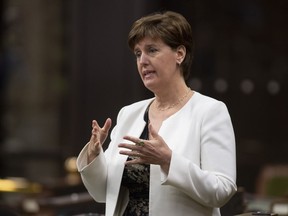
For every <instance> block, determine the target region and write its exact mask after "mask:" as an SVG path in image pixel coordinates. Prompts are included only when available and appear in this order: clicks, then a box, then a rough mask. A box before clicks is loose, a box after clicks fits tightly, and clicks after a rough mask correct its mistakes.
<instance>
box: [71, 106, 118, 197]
mask: <svg viewBox="0 0 288 216" xmlns="http://www.w3.org/2000/svg"><path fill="white" fill-rule="evenodd" d="M123 110H124V108H122V109H121V110H120V112H119V113H118V116H117V122H118V121H119V119H120V118H121V114H122V113H123ZM116 131H117V125H116V126H115V127H114V128H113V130H112V132H111V134H110V139H111V142H112V140H113V139H114V134H115V133H116ZM111 142H110V144H111ZM110 144H109V146H108V148H107V149H106V150H105V152H104V151H103V149H101V152H100V153H99V155H98V156H97V157H96V158H95V159H94V160H93V161H92V162H91V163H89V164H87V151H88V143H87V144H86V145H85V146H84V148H83V149H82V150H81V152H80V153H79V155H78V157H77V162H76V165H77V169H78V172H79V173H80V175H81V179H82V182H83V184H84V185H85V187H86V189H87V190H88V192H89V194H90V195H91V196H92V197H93V199H94V200H95V201H97V202H106V192H107V177H108V163H109V158H110V157H111V148H112V147H111V146H110Z"/></svg>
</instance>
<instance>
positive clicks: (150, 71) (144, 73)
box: [142, 70, 155, 78]
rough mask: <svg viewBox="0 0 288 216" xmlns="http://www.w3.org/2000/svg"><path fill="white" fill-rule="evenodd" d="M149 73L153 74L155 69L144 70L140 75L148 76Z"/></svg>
mask: <svg viewBox="0 0 288 216" xmlns="http://www.w3.org/2000/svg"><path fill="white" fill-rule="evenodd" d="M151 74H155V71H153V70H145V71H143V72H142V76H143V77H144V78H147V77H150V75H151Z"/></svg>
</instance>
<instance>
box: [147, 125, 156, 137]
mask: <svg viewBox="0 0 288 216" xmlns="http://www.w3.org/2000/svg"><path fill="white" fill-rule="evenodd" d="M148 128H149V132H150V135H151V138H152V139H156V138H157V137H158V133H157V131H156V130H155V129H154V128H153V126H152V124H151V123H150V124H149V125H148Z"/></svg>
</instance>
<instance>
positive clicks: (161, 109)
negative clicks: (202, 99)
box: [156, 88, 191, 111]
mask: <svg viewBox="0 0 288 216" xmlns="http://www.w3.org/2000/svg"><path fill="white" fill-rule="evenodd" d="M190 92H191V89H190V88H188V89H187V91H186V93H185V95H183V96H182V97H181V98H179V99H178V101H177V102H176V103H173V104H172V105H170V106H168V107H165V108H160V107H158V106H156V108H157V109H158V110H160V111H165V110H168V109H171V108H173V107H175V106H177V105H179V104H180V103H181V102H182V101H183V100H184V99H185V98H186V97H187V96H188V95H189V93H190Z"/></svg>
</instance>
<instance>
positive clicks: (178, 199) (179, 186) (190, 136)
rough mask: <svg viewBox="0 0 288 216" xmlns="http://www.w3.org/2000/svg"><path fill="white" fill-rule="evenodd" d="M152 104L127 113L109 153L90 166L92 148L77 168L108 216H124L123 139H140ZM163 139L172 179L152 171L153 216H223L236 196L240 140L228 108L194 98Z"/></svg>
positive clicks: (157, 168) (125, 109)
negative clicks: (168, 150) (224, 208)
mask: <svg viewBox="0 0 288 216" xmlns="http://www.w3.org/2000/svg"><path fill="white" fill-rule="evenodd" d="M152 100H153V98H152V99H148V100H144V101H140V102H137V103H134V104H132V105H129V106H126V107H123V108H122V109H121V111H120V112H119V114H118V117H117V124H116V126H115V127H114V128H113V130H112V132H111V142H110V144H109V146H108V148H107V150H106V151H105V153H104V152H103V151H102V152H101V153H100V154H99V156H98V157H96V158H95V159H94V161H92V162H91V163H90V164H88V165H87V157H86V154H87V145H86V146H85V147H84V148H83V149H82V151H81V152H80V154H79V156H78V159H77V167H78V170H79V172H80V174H81V177H82V180H83V183H84V185H85V186H86V188H87V190H88V192H89V193H90V195H91V196H92V197H93V198H94V199H95V201H97V202H105V203H106V209H105V212H106V215H107V216H121V215H122V214H123V212H124V210H125V208H126V205H127V203H128V199H129V198H128V191H127V190H124V189H123V188H121V187H120V186H121V179H122V173H123V169H124V163H125V161H126V159H127V156H124V155H120V154H119V147H118V144H119V143H121V142H123V141H124V140H123V136H124V135H131V136H135V137H139V136H140V134H141V133H142V131H143V129H144V126H145V121H144V119H143V116H144V112H145V109H146V108H147V106H148V105H149V103H150V102H151V101H152ZM158 133H159V135H160V136H162V138H163V139H164V140H165V142H166V143H167V145H168V146H169V147H170V148H171V150H172V158H171V163H170V169H169V174H168V175H167V176H166V175H165V173H164V172H162V170H161V168H160V166H159V165H150V166H151V168H150V194H149V215H150V216H161V215H163V216H170V215H171V216H175V215H181V216H186V215H187V216H188V215H189V216H190V215H193V216H202V215H203V216H207V215H213V216H216V215H220V211H219V207H221V206H222V205H224V204H225V203H226V202H227V201H228V200H229V199H230V198H231V196H232V195H233V194H234V193H235V192H236V190H237V187H236V183H235V182H236V156H235V138H234V132H233V127H232V123H231V119H230V116H229V113H228V110H227V108H226V105H225V104H224V103H223V102H220V101H217V100H215V99H212V98H210V97H207V96H204V95H202V94H200V93H198V92H194V95H193V97H192V98H191V99H190V100H189V101H188V102H187V103H186V104H185V106H184V107H182V109H181V110H179V111H178V112H176V113H175V114H173V115H172V116H170V117H169V118H168V119H166V120H165V121H164V122H163V124H162V126H161V128H160V130H159V132H158Z"/></svg>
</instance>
